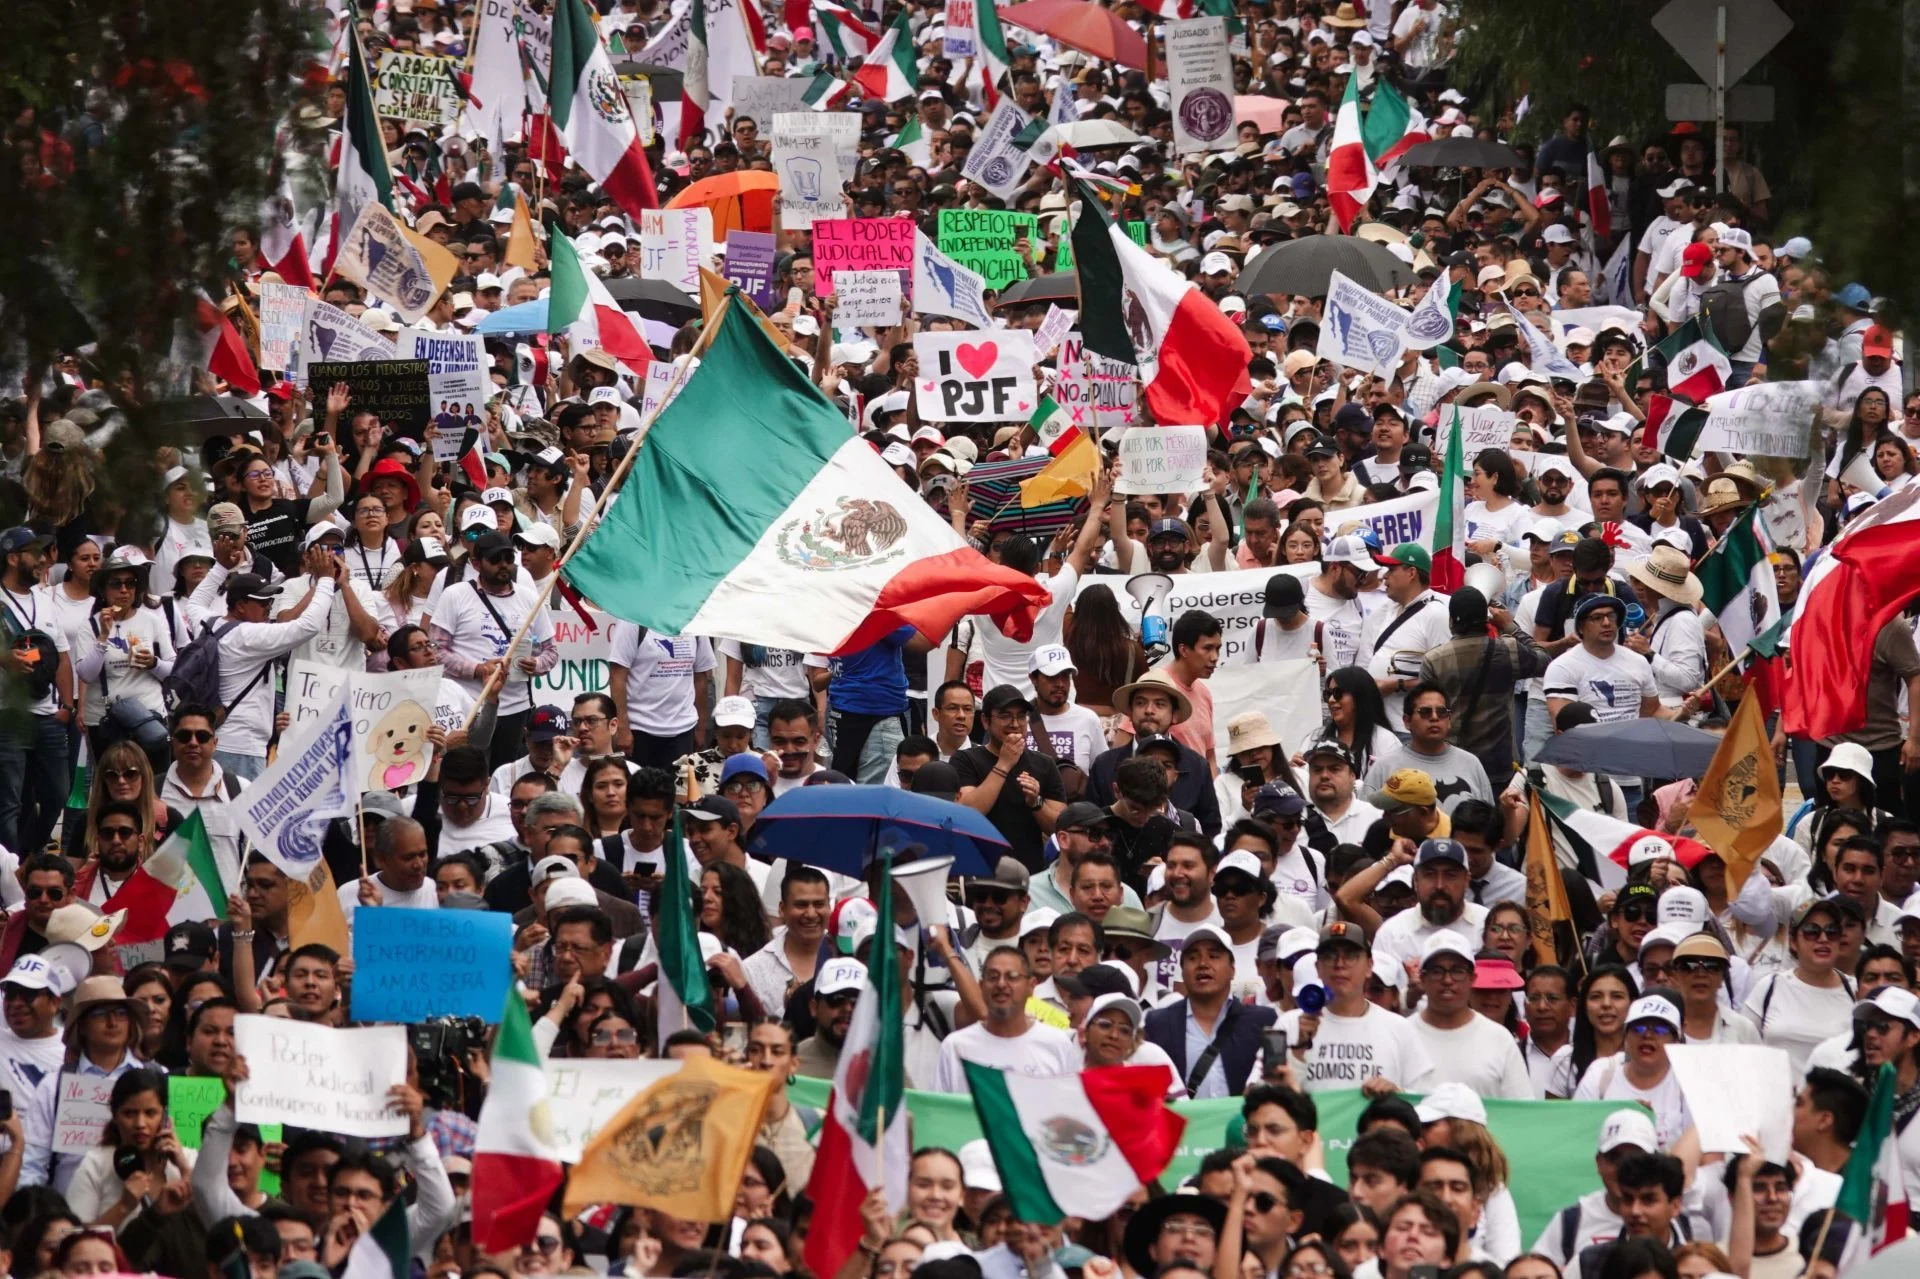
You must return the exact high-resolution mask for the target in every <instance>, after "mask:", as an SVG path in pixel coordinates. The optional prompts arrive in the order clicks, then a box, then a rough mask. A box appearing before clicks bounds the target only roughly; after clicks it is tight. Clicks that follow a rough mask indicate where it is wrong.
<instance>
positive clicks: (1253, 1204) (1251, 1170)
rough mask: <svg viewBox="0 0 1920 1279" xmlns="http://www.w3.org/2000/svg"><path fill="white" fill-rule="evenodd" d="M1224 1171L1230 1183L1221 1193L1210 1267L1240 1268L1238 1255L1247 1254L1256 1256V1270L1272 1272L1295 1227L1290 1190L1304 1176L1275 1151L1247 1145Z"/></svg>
mask: <svg viewBox="0 0 1920 1279" xmlns="http://www.w3.org/2000/svg"><path fill="white" fill-rule="evenodd" d="M1229 1171H1230V1172H1232V1174H1233V1189H1232V1191H1230V1192H1229V1194H1228V1196H1227V1219H1226V1222H1225V1223H1224V1225H1223V1226H1222V1228H1221V1231H1220V1251H1219V1255H1218V1256H1216V1257H1215V1259H1214V1270H1215V1273H1218V1274H1227V1273H1232V1274H1243V1273H1245V1271H1244V1269H1243V1267H1242V1265H1241V1257H1242V1255H1244V1254H1251V1255H1252V1256H1254V1257H1255V1258H1257V1259H1258V1260H1259V1263H1260V1273H1261V1274H1263V1275H1271V1274H1275V1273H1277V1272H1278V1271H1279V1268H1280V1263H1281V1262H1282V1261H1283V1260H1285V1259H1286V1256H1287V1250H1288V1248H1289V1246H1290V1245H1291V1244H1292V1242H1293V1234H1294V1232H1295V1231H1296V1230H1298V1229H1299V1228H1300V1220H1301V1212H1300V1209H1299V1208H1298V1207H1296V1206H1295V1204H1294V1193H1293V1190H1294V1187H1296V1186H1300V1185H1301V1184H1302V1183H1303V1182H1304V1180H1305V1176H1304V1174H1302V1173H1301V1171H1300V1170H1299V1169H1298V1168H1296V1167H1294V1166H1293V1165H1292V1164H1289V1163H1288V1162H1287V1161H1286V1160H1284V1159H1281V1158H1279V1157H1278V1156H1276V1155H1255V1154H1254V1153H1253V1152H1252V1151H1248V1152H1246V1153H1243V1154H1241V1155H1239V1156H1238V1157H1236V1158H1235V1159H1234V1161H1233V1163H1232V1164H1231V1165H1230V1166H1229Z"/></svg>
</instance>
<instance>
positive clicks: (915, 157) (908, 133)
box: [887, 115, 933, 302]
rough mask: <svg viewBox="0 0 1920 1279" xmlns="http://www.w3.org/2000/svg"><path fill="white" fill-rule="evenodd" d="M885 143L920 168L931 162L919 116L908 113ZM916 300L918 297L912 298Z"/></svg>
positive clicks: (929, 143) (931, 156)
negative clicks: (905, 120)
mask: <svg viewBox="0 0 1920 1279" xmlns="http://www.w3.org/2000/svg"><path fill="white" fill-rule="evenodd" d="M887 145H888V146H890V147H893V148H894V149H895V150H897V151H900V152H902V153H904V154H905V155H906V157H907V159H908V160H910V161H912V162H913V163H914V164H917V165H919V166H920V167H921V168H923V169H924V168H925V167H926V166H928V165H930V164H932V163H933V142H932V140H931V139H929V138H928V137H927V133H926V130H925V129H922V128H921V127H920V117H919V116H917V115H910V116H908V117H907V122H906V123H905V124H903V125H901V126H900V132H898V133H896V134H894V135H893V137H892V138H890V139H889V140H888V141H887ZM914 300H915V301H916V302H917V301H919V299H918V298H917V297H916V298H915V299H914Z"/></svg>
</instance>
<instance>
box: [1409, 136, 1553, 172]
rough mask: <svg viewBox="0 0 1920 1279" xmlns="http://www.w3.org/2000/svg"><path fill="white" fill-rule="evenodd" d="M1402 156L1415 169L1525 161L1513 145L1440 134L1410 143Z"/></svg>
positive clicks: (1513, 165) (1513, 166)
mask: <svg viewBox="0 0 1920 1279" xmlns="http://www.w3.org/2000/svg"><path fill="white" fill-rule="evenodd" d="M1400 160H1401V163H1403V164H1405V165H1406V166H1407V167H1408V168H1411V169H1517V168H1519V167H1520V166H1521V164H1522V163H1523V162H1522V160H1521V159H1520V156H1519V153H1518V152H1516V151H1515V150H1514V149H1513V148H1512V147H1510V146H1506V145H1505V144H1503V143H1499V142H1483V141H1481V140H1480V139H1479V138H1436V139H1434V140H1433V141H1432V142H1422V143H1421V144H1420V145H1419V146H1416V147H1409V148H1408V149H1407V152H1406V154H1405V155H1402V156H1401V157H1400Z"/></svg>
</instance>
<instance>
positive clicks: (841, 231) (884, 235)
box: [813, 218, 913, 294]
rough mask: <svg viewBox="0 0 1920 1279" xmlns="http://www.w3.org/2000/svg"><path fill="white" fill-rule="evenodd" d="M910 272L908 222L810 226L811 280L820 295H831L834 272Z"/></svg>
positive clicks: (835, 222) (842, 221) (859, 220)
mask: <svg viewBox="0 0 1920 1279" xmlns="http://www.w3.org/2000/svg"><path fill="white" fill-rule="evenodd" d="M912 270H913V219H911V218H835V219H833V220H832V221H828V222H816V223H814V224H813V278H814V279H815V280H816V281H817V282H818V287H819V291H820V292H821V293H823V294H826V293H832V292H833V276H834V272H836V271H897V272H911V271H912ZM903 287H904V286H903Z"/></svg>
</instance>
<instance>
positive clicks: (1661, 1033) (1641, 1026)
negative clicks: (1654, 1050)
mask: <svg viewBox="0 0 1920 1279" xmlns="http://www.w3.org/2000/svg"><path fill="white" fill-rule="evenodd" d="M1627 1033H1628V1034H1629V1035H1645V1036H1646V1037H1647V1038H1649V1039H1673V1038H1676V1037H1677V1036H1678V1035H1679V1033H1680V1032H1679V1031H1677V1030H1675V1029H1674V1028H1673V1027H1672V1026H1669V1025H1668V1024H1667V1023H1666V1022H1664V1021H1638V1022H1635V1023H1634V1024H1633V1025H1631V1026H1629V1027H1627Z"/></svg>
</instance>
